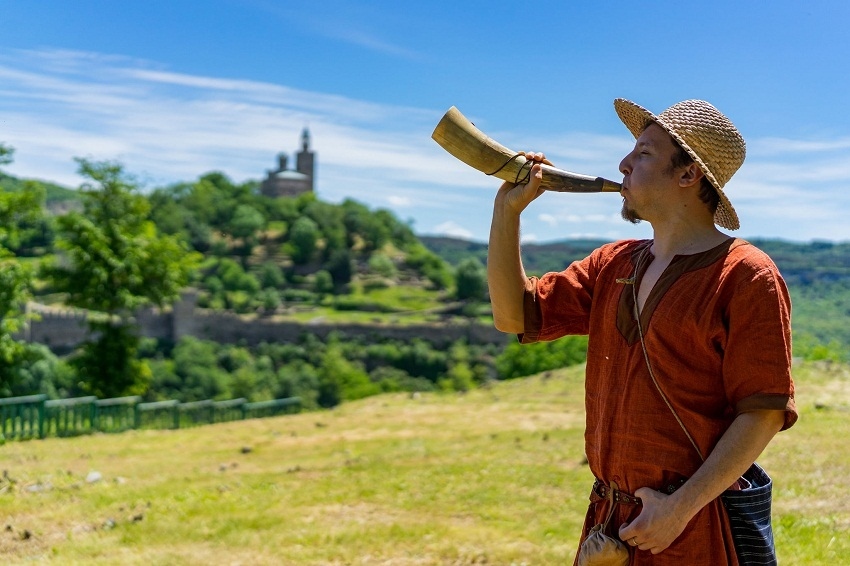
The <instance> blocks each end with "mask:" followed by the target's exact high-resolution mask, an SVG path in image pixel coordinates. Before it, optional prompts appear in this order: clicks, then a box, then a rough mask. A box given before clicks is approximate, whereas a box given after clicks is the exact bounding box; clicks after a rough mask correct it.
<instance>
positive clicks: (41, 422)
mask: <svg viewBox="0 0 850 566" xmlns="http://www.w3.org/2000/svg"><path fill="white" fill-rule="evenodd" d="M45 403H47V396H45V397H44V398H43V399H42V400H41V401H40V402H39V403H38V437H39V438H44V404H45Z"/></svg>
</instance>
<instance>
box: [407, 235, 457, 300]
mask: <svg viewBox="0 0 850 566" xmlns="http://www.w3.org/2000/svg"><path fill="white" fill-rule="evenodd" d="M405 263H406V264H407V265H408V266H409V267H411V268H412V269H415V270H417V271H418V272H419V273H421V274H422V275H424V276H425V277H426V278H427V279H428V280H429V281H430V282H431V284H432V285H434V287H435V288H437V289H447V288H449V287H450V286H451V284H452V274H451V272H450V271H449V268H448V266H447V265H446V263H445V262H444V261H443V260H442V259H441V258H440V256H438V255H437V254H435V253H434V252H432V251H430V250H428V248H426V247H425V246H423V245H422V244H413V245H412V246H410V248H409V249H408V251H407V257H406V258H405Z"/></svg>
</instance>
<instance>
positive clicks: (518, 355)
mask: <svg viewBox="0 0 850 566" xmlns="http://www.w3.org/2000/svg"><path fill="white" fill-rule="evenodd" d="M586 359H587V337H586V336H564V337H563V338H559V339H558V340H554V341H552V342H537V343H534V344H520V343H518V342H512V343H511V344H509V345H508V346H507V347H506V348H505V349H504V351H503V352H502V353H501V354H499V356H498V357H497V358H496V371H497V372H498V374H499V378H500V379H513V378H516V377H524V376H526V375H534V374H536V373H540V372H541V371H548V370H553V369H558V368H563V367H568V366H572V365H575V364H580V363H582V362H584V361H585V360H586Z"/></svg>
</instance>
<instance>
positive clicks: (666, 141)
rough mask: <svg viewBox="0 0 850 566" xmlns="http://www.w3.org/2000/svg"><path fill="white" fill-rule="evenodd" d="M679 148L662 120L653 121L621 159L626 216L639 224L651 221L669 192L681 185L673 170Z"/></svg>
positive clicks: (624, 215) (630, 220) (624, 212)
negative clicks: (674, 157) (660, 122)
mask: <svg viewBox="0 0 850 566" xmlns="http://www.w3.org/2000/svg"><path fill="white" fill-rule="evenodd" d="M677 151H678V148H677V146H676V145H675V143H674V141H673V138H672V137H670V134H668V133H667V132H665V131H664V129H663V128H662V127H661V126H659V125H658V124H655V123H652V124H650V125H649V126H648V127H647V128H646V129H645V130H644V131H643V133H642V134H641V135H640V137H639V138H638V139H637V140H636V141H635V147H634V149H633V150H632V151H631V152H630V153H629V154H628V155H626V156H625V157H624V158H623V160H622V161H621V162H620V171H621V172H622V173H623V190H622V191H620V194H621V195H622V196H623V209H622V211H621V214H622V216H623V218H624V219H625V220H628V221H629V222H632V223H635V224H637V223H638V222H640V221H641V220H649V221H651V220H652V219H653V217H654V214H655V212H657V210H658V208H659V206H660V205H661V204H663V200H662V199H664V198H665V195H666V196H667V197H669V196H670V193H669V191H670V190H671V189H672V188H675V187H677V186H678V185H677V183H676V180H675V175H673V174H672V173H673V172H672V171H671V170H670V164H671V162H672V159H673V156H674V155H675V153H676V152H677Z"/></svg>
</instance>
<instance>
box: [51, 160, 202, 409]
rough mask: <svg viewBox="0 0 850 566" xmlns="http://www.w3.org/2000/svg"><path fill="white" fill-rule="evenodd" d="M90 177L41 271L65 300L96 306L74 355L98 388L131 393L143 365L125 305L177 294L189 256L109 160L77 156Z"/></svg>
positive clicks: (141, 383)
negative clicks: (54, 254) (160, 229)
mask: <svg viewBox="0 0 850 566" xmlns="http://www.w3.org/2000/svg"><path fill="white" fill-rule="evenodd" d="M77 162H78V163H79V166H80V167H79V172H80V174H81V175H82V176H84V177H86V178H88V179H90V181H89V182H86V183H84V184H83V185H82V186H81V187H80V190H81V192H82V194H83V212H82V213H78V212H71V213H69V214H67V215H65V216H63V217H60V218H59V219H58V223H57V224H58V229H57V248H58V249H59V250H60V251H61V252H62V253H61V255H60V257H59V259H58V260H57V261H55V262H53V263H51V264H48V265H47V266H46V267H45V271H44V274H45V276H46V277H47V278H49V279H50V280H51V281H52V282H53V284H54V287H55V289H56V290H57V291H59V292H63V293H66V294H67V299H66V301H67V303H68V304H70V305H73V306H76V307H79V308H83V309H88V310H91V311H97V312H100V313H103V314H104V315H106V316H105V318H103V317H102V315H101V318H97V317H91V316H90V317H89V320H90V323H89V325H90V330H91V337H90V339H89V341H87V342H86V343H85V344H84V345H83V351H82V353H81V355H80V356H78V357H77V358H76V359H75V360H74V363H75V364H76V366H77V369H78V371H79V372H80V377H81V379H83V380H84V382H85V384H86V386H87V388H88V389H89V391H90V392H91V393H93V394H97V395H99V396H118V395H125V394H130V393H139V392H141V391H143V389H144V387H146V384H147V382H148V381H149V380H150V371H149V370H147V367H146V366H145V365H144V364H143V363H141V362H139V361H138V360H137V358H136V352H137V349H138V341H139V338H138V336H137V334H136V333H135V332H134V331H131V327H132V322H131V316H132V313H133V312H134V311H135V310H136V309H138V308H139V307H142V306H144V305H147V304H154V305H157V306H164V305H166V304H168V303H170V302H172V301H173V300H174V299H176V298H177V297H178V295H179V292H180V290H181V289H182V288H183V286H185V285H186V283H187V282H188V280H189V275H190V273H191V271H192V270H193V269H194V267H195V265H196V262H197V257H196V256H195V254H193V253H191V252H189V250H187V249H186V247H185V246H184V244H183V243H182V242H181V240H179V239H178V238H177V237H176V236H164V235H160V234H158V233H157V229H156V227H155V225H154V224H153V222H152V221H151V220H150V219H149V205H148V202H147V200H146V199H145V198H144V197H143V196H141V195H139V194H137V193H136V191H137V186H136V184H135V182H134V181H133V180H132V179H131V178H129V177H128V176H127V175H126V174H125V173H124V170H123V167H122V166H121V165H120V164H118V163H115V162H109V161H103V162H93V161H88V160H85V159H78V160H77Z"/></svg>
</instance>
